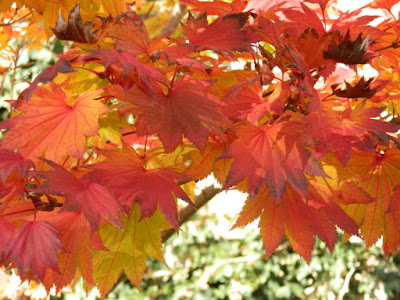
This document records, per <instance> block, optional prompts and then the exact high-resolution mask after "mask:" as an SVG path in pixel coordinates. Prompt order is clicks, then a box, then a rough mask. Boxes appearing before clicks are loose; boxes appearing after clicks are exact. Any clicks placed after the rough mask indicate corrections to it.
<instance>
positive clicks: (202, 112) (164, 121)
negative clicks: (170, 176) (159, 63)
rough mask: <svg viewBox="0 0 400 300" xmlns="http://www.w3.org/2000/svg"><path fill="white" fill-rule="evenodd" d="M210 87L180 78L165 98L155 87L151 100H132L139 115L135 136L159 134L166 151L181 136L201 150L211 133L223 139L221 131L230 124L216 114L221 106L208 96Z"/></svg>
mask: <svg viewBox="0 0 400 300" xmlns="http://www.w3.org/2000/svg"><path fill="white" fill-rule="evenodd" d="M210 85H211V84H210V83H209V82H205V81H195V80H186V79H179V80H177V81H175V83H174V86H173V88H172V90H171V91H169V93H168V94H167V95H165V94H164V92H163V91H162V89H161V88H160V87H158V88H157V90H155V92H154V94H153V95H152V96H151V97H146V96H144V97H143V96H141V95H137V97H136V98H134V97H132V99H131V100H130V101H131V103H133V104H134V106H136V109H135V112H136V113H140V116H139V118H138V121H137V123H136V128H137V132H138V134H139V135H151V134H154V133H156V134H158V136H159V137H160V140H161V142H162V143H163V145H164V147H165V149H166V150H167V151H169V152H172V151H174V150H175V148H176V147H177V146H178V145H179V144H180V143H181V142H182V135H183V136H185V137H187V138H188V139H189V140H190V141H192V142H193V143H194V144H195V145H196V147H197V148H199V149H200V150H201V151H202V150H204V148H205V146H206V145H207V141H208V137H209V135H210V134H211V133H214V134H215V135H217V136H219V137H220V138H221V139H225V136H224V133H223V129H224V128H226V127H227V126H228V125H229V124H230V122H229V120H228V119H227V118H226V117H224V115H223V114H222V113H220V112H219V111H218V108H219V107H221V105H222V104H221V102H220V101H219V100H218V98H216V97H215V96H213V95H211V94H209V93H207V89H208V88H210ZM146 98H147V99H146Z"/></svg>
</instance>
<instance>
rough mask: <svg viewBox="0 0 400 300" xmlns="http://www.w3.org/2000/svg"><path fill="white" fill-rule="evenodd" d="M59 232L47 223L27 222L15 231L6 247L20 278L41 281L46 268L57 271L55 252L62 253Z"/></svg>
mask: <svg viewBox="0 0 400 300" xmlns="http://www.w3.org/2000/svg"><path fill="white" fill-rule="evenodd" d="M58 236H59V232H58V231H57V230H56V229H55V228H54V227H53V226H52V225H50V224H49V223H48V222H45V221H29V222H26V223H25V224H24V225H22V226H21V227H20V228H18V229H17V230H16V233H15V236H14V238H13V239H12V240H11V241H10V244H9V246H8V254H9V257H10V258H11V259H12V261H13V262H14V264H15V266H16V267H17V269H18V271H19V275H20V276H21V277H22V278H24V279H25V278H31V274H33V275H34V276H37V277H38V278H39V279H40V280H42V279H43V277H44V274H45V271H46V268H50V269H53V270H55V271H58V264H57V252H58V251H62V250H63V248H62V246H61V242H60V239H59V237H58Z"/></svg>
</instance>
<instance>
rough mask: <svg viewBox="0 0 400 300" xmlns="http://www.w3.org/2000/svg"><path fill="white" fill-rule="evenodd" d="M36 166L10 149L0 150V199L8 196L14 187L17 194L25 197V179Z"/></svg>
mask: <svg viewBox="0 0 400 300" xmlns="http://www.w3.org/2000/svg"><path fill="white" fill-rule="evenodd" d="M34 166H35V164H34V163H33V162H32V161H31V160H30V159H25V158H24V157H23V156H22V155H21V153H17V152H14V151H11V150H8V149H0V197H2V196H3V195H6V194H8V193H9V192H10V191H11V190H12V189H13V187H15V192H16V193H18V194H19V195H21V196H22V195H23V194H24V192H25V184H24V177H25V175H26V173H27V172H28V171H29V169H31V168H33V167H34Z"/></svg>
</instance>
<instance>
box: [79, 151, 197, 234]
mask: <svg viewBox="0 0 400 300" xmlns="http://www.w3.org/2000/svg"><path fill="white" fill-rule="evenodd" d="M99 153H100V154H102V155H104V156H106V157H107V158H108V160H106V161H104V162H100V163H96V164H93V165H89V166H86V167H87V168H89V169H92V170H93V171H92V172H91V173H89V174H88V175H89V176H92V177H94V178H95V180H98V181H99V182H101V183H102V184H104V186H105V187H107V188H108V189H109V190H111V191H113V192H114V193H115V195H117V196H118V197H120V199H121V201H122V202H123V204H124V205H125V206H126V207H128V208H130V206H131V204H132V202H133V201H134V200H137V201H138V203H139V207H140V210H141V212H142V217H141V218H142V219H143V218H147V217H150V216H151V215H153V213H154V212H155V211H156V209H157V206H158V207H159V208H160V210H161V212H162V213H163V214H164V216H165V218H166V219H167V220H168V222H170V224H171V225H172V226H173V227H174V228H175V229H176V230H178V228H179V222H178V213H177V208H176V202H175V199H174V197H173V194H174V195H175V196H176V197H179V198H180V199H182V200H184V201H186V202H187V203H192V202H191V201H190V198H189V197H188V196H187V195H186V193H185V192H184V191H183V190H182V189H181V188H180V186H179V185H178V184H177V183H176V182H177V181H185V180H187V179H186V177H185V176H183V175H181V174H179V173H176V172H174V171H172V170H169V169H150V170H146V169H145V168H144V166H143V163H142V161H141V160H140V159H139V158H138V156H137V154H136V152H135V151H134V150H133V149H132V148H129V147H125V148H124V149H123V150H114V151H112V150H101V151H100V152H99ZM128 210H129V209H128Z"/></svg>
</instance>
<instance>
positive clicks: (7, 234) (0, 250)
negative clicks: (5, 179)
mask: <svg viewBox="0 0 400 300" xmlns="http://www.w3.org/2000/svg"><path fill="white" fill-rule="evenodd" d="M2 205H3V204H2ZM0 228H1V230H0V263H4V262H5V259H6V255H7V249H8V245H9V243H10V241H11V240H12V239H13V237H14V236H15V228H14V227H13V226H12V225H11V224H10V223H9V222H8V221H6V220H4V219H3V218H0Z"/></svg>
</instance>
